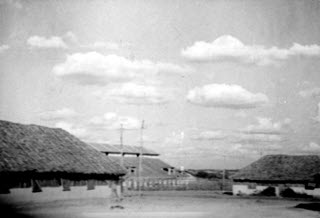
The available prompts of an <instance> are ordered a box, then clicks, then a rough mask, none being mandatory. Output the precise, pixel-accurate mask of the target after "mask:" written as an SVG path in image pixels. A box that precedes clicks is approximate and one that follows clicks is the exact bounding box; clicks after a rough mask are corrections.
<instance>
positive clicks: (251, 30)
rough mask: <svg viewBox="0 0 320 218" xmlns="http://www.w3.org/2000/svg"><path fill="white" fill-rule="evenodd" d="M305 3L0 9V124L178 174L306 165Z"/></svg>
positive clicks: (319, 114)
mask: <svg viewBox="0 0 320 218" xmlns="http://www.w3.org/2000/svg"><path fill="white" fill-rule="evenodd" d="M319 15H320V1H318V0H277V1H275V0H270V1H262V0H260V1H257V0H227V1H226V0H211V1H206V0H202V1H198V0H193V1H191V0H163V1H156V0H132V1H124V0H118V1H114V0H109V1H108V0H105V1H102V0H78V1H75V0H64V1H62V0H52V1H48V0H45V1H43V0H34V1H31V0H0V119H1V120H7V121H11V122H17V123H23V124H37V125H44V126H49V127H55V128H62V129H64V130H66V131H68V132H70V133H71V134H73V135H75V136H77V137H78V138H80V139H81V140H83V141H86V142H100V143H112V144H119V143H120V127H121V125H122V126H123V129H124V131H123V137H124V144H128V145H135V146H140V145H141V140H140V139H141V126H142V121H143V120H144V125H143V131H142V138H143V146H144V147H146V148H149V149H152V150H154V151H156V152H158V153H160V154H161V158H162V159H163V160H165V161H167V162H168V163H170V164H172V165H173V166H176V167H180V166H183V167H184V168H195V169H200V168H215V169H222V168H228V169H234V168H241V167H244V166H246V165H247V164H249V163H251V162H252V161H254V160H257V159H258V158H260V157H261V156H262V155H267V154H318V155H319V154H320V134H319V133H320V72H319V69H320V16H319Z"/></svg>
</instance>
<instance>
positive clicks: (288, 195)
mask: <svg viewBox="0 0 320 218" xmlns="http://www.w3.org/2000/svg"><path fill="white" fill-rule="evenodd" d="M280 196H282V197H284V198H312V196H310V195H307V194H304V193H297V192H295V191H294V190H293V189H291V188H286V189H284V190H282V191H281V192H280Z"/></svg>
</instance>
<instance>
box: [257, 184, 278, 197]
mask: <svg viewBox="0 0 320 218" xmlns="http://www.w3.org/2000/svg"><path fill="white" fill-rule="evenodd" d="M253 195H256V196H276V189H275V188H274V187H271V186H269V187H268V188H266V189H263V190H262V191H261V192H259V193H257V194H253Z"/></svg>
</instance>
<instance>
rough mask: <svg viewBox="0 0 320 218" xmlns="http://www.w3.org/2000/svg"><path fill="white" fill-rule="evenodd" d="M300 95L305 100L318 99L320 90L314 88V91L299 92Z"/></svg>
mask: <svg viewBox="0 0 320 218" xmlns="http://www.w3.org/2000/svg"><path fill="white" fill-rule="evenodd" d="M299 95H300V96H301V97H303V98H307V97H318V96H320V88H319V87H316V88H312V89H306V90H302V91H300V92H299Z"/></svg>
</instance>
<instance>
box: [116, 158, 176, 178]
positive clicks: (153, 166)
mask: <svg viewBox="0 0 320 218" xmlns="http://www.w3.org/2000/svg"><path fill="white" fill-rule="evenodd" d="M110 158H111V159H112V160H114V161H115V162H118V163H120V158H121V157H120V156H110ZM123 160H124V161H123V162H124V166H125V167H127V168H130V167H135V168H136V169H137V170H138V169H139V159H138V157H128V156H125V157H124V158H123ZM164 168H173V167H172V166H170V165H169V164H167V163H165V162H163V161H162V160H160V159H158V158H147V157H143V158H142V172H141V176H142V177H148V178H173V177H174V175H168V172H167V171H164V170H163V169H164Z"/></svg>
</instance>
